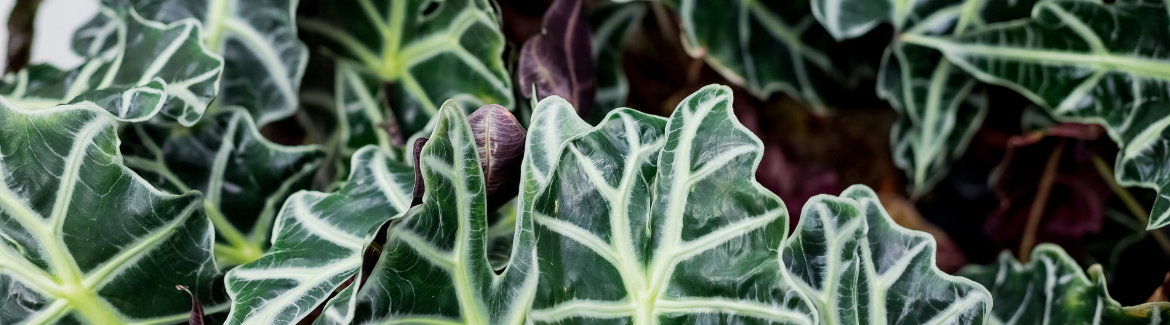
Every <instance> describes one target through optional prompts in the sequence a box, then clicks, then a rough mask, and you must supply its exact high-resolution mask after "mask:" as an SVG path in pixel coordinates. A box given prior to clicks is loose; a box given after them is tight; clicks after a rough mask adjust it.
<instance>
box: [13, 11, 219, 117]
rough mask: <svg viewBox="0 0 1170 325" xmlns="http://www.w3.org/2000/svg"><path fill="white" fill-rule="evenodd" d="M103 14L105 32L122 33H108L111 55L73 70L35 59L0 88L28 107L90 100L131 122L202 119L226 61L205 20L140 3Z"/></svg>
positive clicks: (102, 56)
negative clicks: (212, 44)
mask: <svg viewBox="0 0 1170 325" xmlns="http://www.w3.org/2000/svg"><path fill="white" fill-rule="evenodd" d="M98 17H99V18H96V19H97V20H101V21H102V24H103V26H102V28H103V30H104V31H106V33H114V34H118V35H121V36H120V37H111V38H110V39H109V40H108V42H110V43H109V49H110V50H109V51H103V52H102V53H103V54H105V55H101V56H94V57H91V58H89V60H88V61H86V62H85V63H83V64H82V65H81V66H79V67H76V68H74V69H71V70H68V71H63V70H60V69H57V68H55V67H52V66H49V65H33V66H30V67H28V68H26V69H24V70H21V71H19V72H17V73H15V74H10V75H8V76H6V77H5V78H4V80H3V81H0V93H3V95H4V97H5V98H7V99H9V100H12V101H13V102H14V103H16V104H17V105H19V106H23V107H30V108H44V107H51V106H53V105H57V104H62V103H77V102H82V101H89V102H93V103H95V104H97V105H102V106H101V107H103V108H105V109H106V110H108V111H109V112H110V113H111V114H113V115H114V116H116V117H118V118H120V119H123V120H127V121H132V122H138V121H144V120H147V119H149V118H151V117H153V116H154V115H155V114H156V113H158V114H160V115H162V116H164V117H166V118H167V119H170V120H174V121H177V122H178V123H179V124H182V125H184V126H191V125H194V124H195V122H197V121H199V119H200V118H202V116H203V113H204V111H205V110H206V109H207V105H208V103H210V102H211V100H212V99H213V98H215V96H216V92H217V91H218V87H219V78H220V74H221V72H223V64H224V63H223V58H221V57H220V56H219V55H216V54H215V53H213V52H211V51H210V50H209V49H208V48H206V47H204V46H203V44H202V43H200V41H199V40H200V37H202V35H203V33H204V32H203V31H202V29H201V28H200V26H199V23H198V22H197V21H195V20H193V19H189V20H180V21H175V22H173V23H171V24H169V25H164V24H162V23H159V22H157V21H152V20H148V19H146V18H143V17H142V16H140V15H139V14H138V12H137V11H134V10H130V11H128V12H126V13H122V14H118V13H116V12H115V11H114V10H113V9H110V8H103V9H102V11H101V12H100V13H99V14H98ZM83 29H84V27H83ZM107 105H108V106H107Z"/></svg>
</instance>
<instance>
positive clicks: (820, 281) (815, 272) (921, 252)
mask: <svg viewBox="0 0 1170 325" xmlns="http://www.w3.org/2000/svg"><path fill="white" fill-rule="evenodd" d="M934 253H935V242H934V238H933V237H931V236H930V235H929V234H927V233H924V232H920V231H911V230H908V229H906V228H902V227H901V226H899V225H897V224H896V223H894V221H893V220H892V219H890V216H889V214H887V213H886V211H885V210H884V209H882V205H881V202H880V201H879V200H878V197H877V195H876V194H874V193H873V190H870V189H869V188H868V187H865V186H864V185H855V186H852V187H850V188H848V189H846V190H845V192H843V193H841V197H832V196H827V195H819V196H817V197H814V198H813V199H812V200H810V201H809V203H808V204H806V205H805V206H804V210H803V212H801V217H800V223H799V225H797V227H796V232H795V233H793V235H792V238H790V239H789V240H788V241H787V242H785V243H784V246H783V248H782V251H781V252H780V254H781V256H782V263H783V264H784V265H785V266H786V268H787V269H786V270H787V273H788V274H789V275H790V278H791V279H793V281H795V283H797V287H799V288H800V290H801V291H803V292H804V294H805V295H806V296H807V297H809V298H810V301H812V302H813V304H814V305H815V306H816V308H817V312H818V313H819V314H820V317H821V322H822V324H984V323H985V322H986V321H987V317H988V313H989V312H990V311H989V309H990V308H991V305H992V304H991V294H989V293H988V292H987V289H984V288H983V287H982V286H980V285H979V284H976V283H974V282H972V281H970V280H967V279H963V278H959V277H954V276H950V275H947V274H945V273H943V272H942V271H939V269H938V267H936V266H935V263H934V259H935V256H934Z"/></svg>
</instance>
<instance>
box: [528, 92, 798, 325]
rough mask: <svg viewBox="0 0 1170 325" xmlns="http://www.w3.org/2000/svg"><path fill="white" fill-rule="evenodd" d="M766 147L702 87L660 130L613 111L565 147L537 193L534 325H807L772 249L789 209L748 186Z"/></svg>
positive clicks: (660, 122) (723, 98)
mask: <svg viewBox="0 0 1170 325" xmlns="http://www.w3.org/2000/svg"><path fill="white" fill-rule="evenodd" d="M761 151H762V144H761V143H760V141H759V140H758V139H757V138H755V137H754V136H752V135H751V133H750V132H749V131H748V130H747V129H745V128H744V127H743V126H742V125H740V124H739V123H738V122H736V120H735V117H734V116H733V115H732V113H731V90H730V89H729V88H727V87H720V86H708V87H705V88H703V89H701V90H699V91H698V92H697V93H695V94H692V95H691V96H690V97H688V98H687V99H685V100H683V102H682V104H680V105H679V107H678V108H677V109H676V110H675V111H674V114H673V115H672V117H671V119H670V120H669V121H668V120H666V119H662V118H659V117H655V116H650V115H645V114H642V113H638V112H636V111H633V110H630V109H619V110H615V111H613V112H611V113H610V114H609V115H608V116H607V118H606V119H605V120H604V121H603V122H602V123H601V124H600V125H598V126H597V127H595V128H593V129H592V130H590V131H589V132H588V133H585V134H582V135H579V136H577V137H574V138H572V139H570V141H569V142H566V143H565V144H564V146H563V147H562V149H561V150H560V154H559V155H560V158H559V159H558V161H557V164H556V167H555V169H553V172H552V174H550V175H549V181H548V184H547V186H546V187H545V188H544V189H543V190H542V191H540V192H539V194H537V196H536V197H535V198H536V201H535V202H534V205H533V208H532V216H533V221H535V222H536V223H537V226H536V236H537V255H538V256H539V257H540V258H539V263H540V264H539V269H540V273H541V275H540V284H539V286H538V288H537V295H536V298H535V303H534V305H533V310H532V311H531V312H529V314H528V317H529V320H530V321H532V322H534V323H538V324H551V323H564V322H569V321H573V322H577V323H619V322H626V323H629V322H632V323H635V324H651V323H656V322H664V323H705V322H717V321H722V322H726V323H739V322H760V321H764V322H769V323H783V324H813V323H815V322H816V315H815V313H814V311H813V309H812V306H810V305H808V302H807V301H805V299H804V298H803V296H802V295H801V293H800V292H799V290H797V289H796V287H795V286H794V284H793V283H792V282H791V281H789V279H788V278H787V277H785V276H784V275H783V273H782V272H781V270H780V263H779V262H778V254H777V253H776V248H777V247H779V246H780V244H781V243H782V242H783V240H784V237H785V235H786V233H787V229H788V226H787V213H785V208H784V204H783V203H781V202H780V200H779V199H778V198H776V196H775V195H773V194H771V193H769V192H768V191H767V190H765V189H764V188H763V187H762V186H760V185H759V184H758V183H756V182H755V181H754V180H753V175H755V167H756V164H757V163H758V162H759V160H760V153H761Z"/></svg>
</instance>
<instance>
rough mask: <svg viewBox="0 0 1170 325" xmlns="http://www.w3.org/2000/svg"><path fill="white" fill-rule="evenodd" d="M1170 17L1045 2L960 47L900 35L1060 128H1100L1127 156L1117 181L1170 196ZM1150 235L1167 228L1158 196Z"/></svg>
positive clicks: (1138, 7)
mask: <svg viewBox="0 0 1170 325" xmlns="http://www.w3.org/2000/svg"><path fill="white" fill-rule="evenodd" d="M1167 25H1170V12H1168V11H1167V4H1165V3H1162V2H1154V1H1118V2H1116V3H1113V4H1105V3H1100V2H1091V1H1090V2H1085V1H1042V2H1040V3H1038V4H1036V6H1035V10H1033V11H1032V16H1031V18H1028V19H1022V20H1017V21H1013V22H1010V23H1003V24H996V25H995V26H994V27H989V28H985V29H983V30H980V31H979V32H972V33H966V34H964V35H962V36H957V37H938V36H927V35H902V37H901V38H902V41H904V42H907V43H911V44H916V45H921V46H926V47H931V48H935V49H938V50H940V51H942V52H943V53H944V54H945V55H946V56H947V59H949V60H950V61H951V62H954V63H955V64H956V65H958V66H960V67H962V68H963V69H964V70H966V71H968V72H969V73H971V74H973V75H974V76H975V77H977V78H979V79H980V80H982V81H984V82H988V83H993V84H998V85H1003V86H1006V87H1008V88H1011V89H1013V90H1015V91H1017V92H1020V93H1021V94H1023V95H1024V96H1025V97H1028V98H1029V99H1031V100H1032V101H1034V102H1036V103H1037V104H1039V105H1040V106H1042V107H1044V108H1046V109H1048V110H1049V112H1050V113H1051V114H1052V115H1053V116H1054V117H1056V118H1057V119H1058V120H1060V121H1063V122H1079V123H1097V124H1101V125H1103V126H1105V128H1106V131H1107V132H1108V134H1109V136H1110V137H1111V138H1113V140H1114V141H1116V142H1117V143H1118V144H1119V146H1120V147H1121V153H1119V154H1118V157H1117V163H1116V164H1115V168H1116V169H1117V173H1116V174H1117V175H1116V178H1117V181H1118V183H1120V184H1122V185H1124V186H1140V187H1147V188H1153V189H1155V190H1158V191H1159V193H1162V192H1167V190H1166V189H1167V187H1170V174H1167V173H1165V172H1163V170H1164V169H1165V168H1166V165H1165V163H1166V162H1167V161H1170V159H1167V156H1166V154H1167V152H1170V150H1167V148H1166V145H1167V143H1170V142H1168V141H1166V139H1167V137H1166V132H1165V131H1166V128H1167V126H1170V123H1167V121H1170V119H1167V118H1166V117H1167V116H1170V63H1167V61H1168V60H1170V50H1168V49H1170V30H1168V29H1167V28H1166V26H1167ZM1150 214H1151V217H1150V222H1149V225H1148V228H1150V229H1156V228H1160V227H1162V226H1164V225H1166V224H1170V198H1168V197H1167V196H1166V195H1165V194H1160V195H1159V196H1158V199H1157V201H1155V203H1154V207H1153V211H1152V212H1151V213H1150Z"/></svg>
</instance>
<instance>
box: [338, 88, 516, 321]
mask: <svg viewBox="0 0 1170 325" xmlns="http://www.w3.org/2000/svg"><path fill="white" fill-rule="evenodd" d="M487 109H488V112H491V108H490V107H488V108H487ZM500 109H502V107H501V108H500ZM482 111H484V109H481V110H480V111H477V114H478V112H482ZM505 112H506V111H505ZM463 115H464V111H463V109H462V108H459V107H458V106H457V105H455V104H454V102H453V101H449V102H447V103H446V104H444V105H443V108H442V109H441V110H439V113H438V114H436V115H435V118H436V119H438V120H439V121H438V123H437V124H436V126H435V129H434V132H433V133H432V134H431V136H430V138H429V140H428V141H427V142H426V145H425V146H424V147H423V148H422V152H421V155H420V156H419V162H420V163H419V167H420V169H421V171H422V175H423V176H422V179H423V183H424V184H425V188H426V192H425V194H423V199H422V204H421V205H419V206H416V207H414V208H412V209H411V210H410V211H408V212H407V213H406V215H405V216H403V217H402V219H400V220H397V221H395V223H394V224H393V225H392V226H391V227H390V229H389V230H388V232H387V239H386V243H385V244H384V245H383V247H384V249H383V251H382V255H381V257H380V258H379V259H378V263H377V265H376V266H375V267H374V271H373V272H372V273H371V274H370V277H369V280H368V282H366V283H364V284H363V286H362V288H361V289H360V290H358V291H357V295H356V296H355V297H353V298H352V299H353V300H352V301H353V302H350V301H349V299H347V298H348V295H347V294H346V293H347V292H349V291H350V290H347V291H346V292H343V293H342V294H340V295H339V297H342V298H341V299H337V300H334V302H333V303H332V306H331V308H330V309H329V310H327V311H326V312H325V315H326V317H324V318H325V319H326V321H328V323H338V324H351V323H353V324H368V323H377V324H386V323H390V324H421V323H428V324H436V323H442V324H516V325H520V324H524V319H525V318H524V317H525V315H526V313H527V311H528V306H529V305H530V303H531V300H532V297H533V293H534V291H535V289H536V280H537V278H536V275H537V274H536V255H535V254H534V252H533V242H534V240H535V239H534V237H533V234H532V222H531V221H528V220H526V219H523V218H522V219H520V220H517V222H516V225H517V230H516V232H517V236H516V239H515V242H514V249H513V251H512V259H511V262H510V263H508V266H507V267H506V268H505V269H504V271H503V273H502V274H496V273H495V272H494V270H493V268H492V266H491V264H490V263H489V261H488V254H487V252H488V246H487V244H488V241H487V237H486V236H485V235H486V232H487V221H488V220H487V217H488V210H487V209H488V202H487V201H488V199H487V197H488V190H487V189H486V187H485V185H490V184H488V181H487V179H486V178H485V173H484V170H483V169H482V167H480V154H479V151H480V149H479V147H478V146H477V145H476V142H477V141H476V138H475V137H474V136H473V135H472V134H473V132H472V128H474V127H475V126H473V125H471V124H468V119H467V118H465V117H463ZM347 305H348V306H347ZM346 307H349V309H348V310H341V309H344V308H346Z"/></svg>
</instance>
